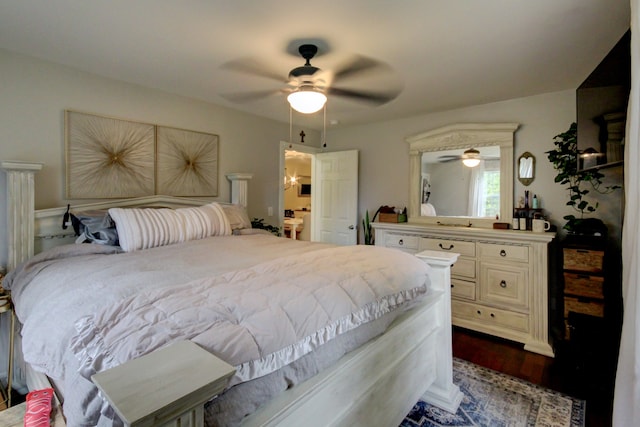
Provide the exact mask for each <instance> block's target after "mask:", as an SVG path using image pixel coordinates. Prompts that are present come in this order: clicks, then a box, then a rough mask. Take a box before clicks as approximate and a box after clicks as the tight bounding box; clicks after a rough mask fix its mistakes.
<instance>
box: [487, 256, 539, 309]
mask: <svg viewBox="0 0 640 427" xmlns="http://www.w3.org/2000/svg"><path fill="white" fill-rule="evenodd" d="M528 278H529V269H528V268H526V267H525V268H523V267H520V266H519V265H517V264H516V265H508V264H503V263H499V264H498V263H495V264H492V263H490V262H485V261H483V262H482V263H481V264H480V300H481V301H484V302H489V303H493V304H499V305H507V306H509V307H513V308H524V309H526V308H528V307H529V286H528V285H529V280H528Z"/></svg>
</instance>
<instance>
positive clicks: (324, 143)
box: [322, 103, 327, 148]
mask: <svg viewBox="0 0 640 427" xmlns="http://www.w3.org/2000/svg"><path fill="white" fill-rule="evenodd" d="M323 111H324V118H323V120H322V148H327V104H326V103H325V104H324V108H323Z"/></svg>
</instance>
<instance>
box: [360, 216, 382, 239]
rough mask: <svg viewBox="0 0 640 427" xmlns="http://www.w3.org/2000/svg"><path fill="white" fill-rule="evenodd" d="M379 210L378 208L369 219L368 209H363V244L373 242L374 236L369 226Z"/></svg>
mask: <svg viewBox="0 0 640 427" xmlns="http://www.w3.org/2000/svg"><path fill="white" fill-rule="evenodd" d="M379 212H380V208H378V210H377V211H376V213H375V214H374V215H373V219H371V221H369V210H367V211H365V215H364V218H362V229H363V233H364V236H363V237H364V244H365V245H373V244H374V243H375V241H374V239H375V236H374V234H373V227H371V223H372V222H374V221H375V220H376V217H377V216H378V213H379Z"/></svg>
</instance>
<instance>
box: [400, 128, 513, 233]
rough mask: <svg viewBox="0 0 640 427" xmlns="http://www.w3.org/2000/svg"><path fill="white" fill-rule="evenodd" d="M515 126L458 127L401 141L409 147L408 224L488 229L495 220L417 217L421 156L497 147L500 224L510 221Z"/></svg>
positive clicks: (433, 131) (459, 217)
mask: <svg viewBox="0 0 640 427" xmlns="http://www.w3.org/2000/svg"><path fill="white" fill-rule="evenodd" d="M519 126H520V124H519V123H459V124H453V125H448V126H444V127H440V128H437V129H433V130H430V131H427V132H423V133H421V134H418V135H414V136H410V137H408V138H406V139H405V141H406V142H408V143H409V209H408V214H409V221H410V222H414V223H424V224H440V225H458V226H462V225H464V226H471V227H481V228H492V227H493V223H494V222H496V219H495V218H474V217H465V216H450V217H448V216H420V193H421V189H420V181H421V176H422V153H424V152H430V151H441V150H452V149H460V148H465V149H466V148H471V147H475V148H477V147H486V146H492V145H493V146H495V145H498V146H500V219H499V221H500V222H509V223H510V222H511V219H512V217H513V163H514V162H513V143H514V141H513V140H514V133H515V131H516V130H517V129H518V127H519Z"/></svg>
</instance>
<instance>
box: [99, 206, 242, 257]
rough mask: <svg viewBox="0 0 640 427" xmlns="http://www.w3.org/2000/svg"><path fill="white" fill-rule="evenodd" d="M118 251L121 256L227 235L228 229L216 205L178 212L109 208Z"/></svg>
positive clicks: (223, 216)
mask: <svg viewBox="0 0 640 427" xmlns="http://www.w3.org/2000/svg"><path fill="white" fill-rule="evenodd" d="M109 215H111V218H113V220H114V221H115V223H116V228H117V229H118V239H119V241H120V247H121V248H122V250H124V251H125V252H133V251H136V250H139V249H148V248H154V247H157V246H165V245H170V244H172V243H181V242H186V241H188V240H196V239H203V238H205V237H209V236H228V235H231V227H230V226H229V221H228V220H227V216H226V215H225V214H224V211H223V210H222V208H221V207H220V205H219V204H218V203H215V202H214V203H210V204H208V205H204V206H199V207H193V208H180V209H167V208H160V209H151V208H143V209H139V208H132V209H130V208H111V209H109Z"/></svg>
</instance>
